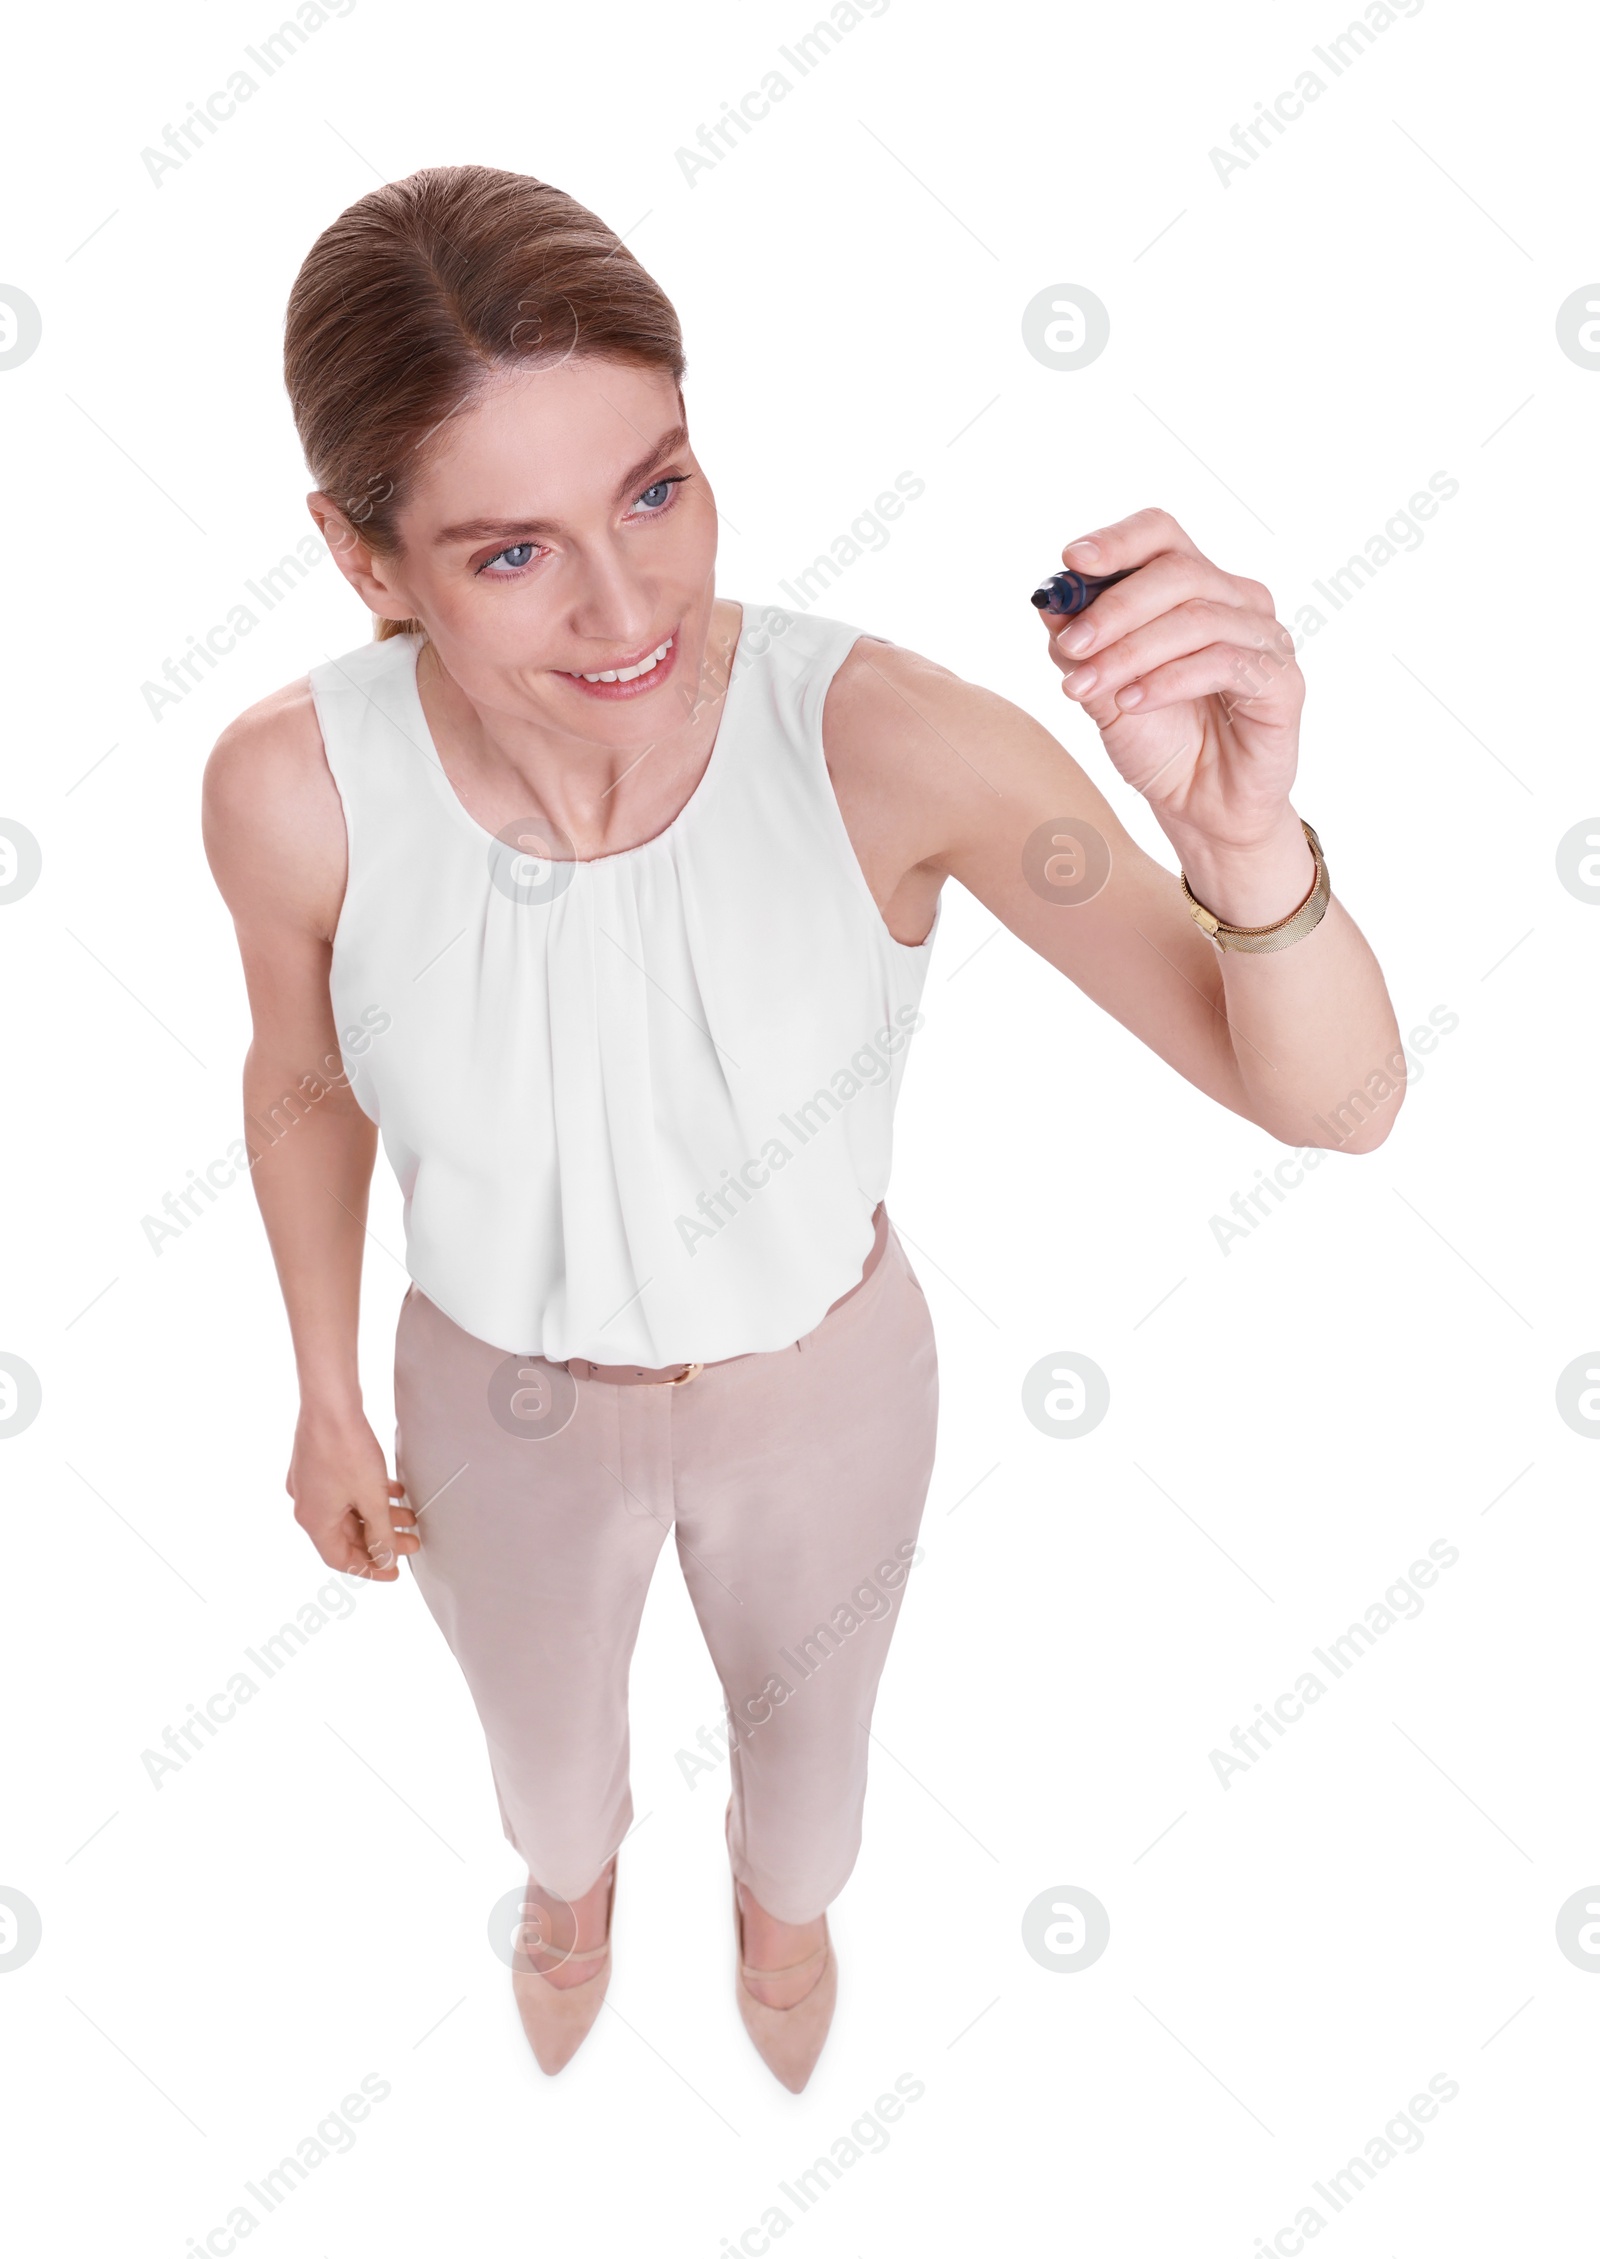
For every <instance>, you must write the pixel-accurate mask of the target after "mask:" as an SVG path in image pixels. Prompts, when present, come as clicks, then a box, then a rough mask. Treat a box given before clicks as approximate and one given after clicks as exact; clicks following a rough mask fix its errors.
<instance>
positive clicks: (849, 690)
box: [826, 520, 1405, 1153]
mask: <svg viewBox="0 0 1600 2259" xmlns="http://www.w3.org/2000/svg"><path fill="white" fill-rule="evenodd" d="M1128 522H1129V524H1136V523H1137V522H1138V521H1133V520H1130V521H1128ZM1116 561H1117V562H1118V563H1121V562H1122V561H1123V560H1122V559H1121V558H1120V557H1119V558H1118V559H1117V560H1116ZM1197 564H1198V565H1199V566H1203V565H1204V561H1203V560H1198V561H1197ZM1093 569H1094V570H1096V571H1101V570H1105V569H1108V567H1107V566H1106V565H1105V564H1103V563H1099V562H1097V563H1095V564H1094V566H1093ZM1206 569H1207V570H1214V568H1206ZM1219 577H1221V576H1219ZM1133 585H1134V584H1133V583H1131V582H1125V583H1123V584H1122V588H1121V589H1113V590H1109V591H1108V592H1107V593H1106V594H1105V595H1103V596H1102V597H1101V598H1100V600H1099V603H1098V604H1097V605H1096V606H1094V607H1093V610H1092V611H1091V613H1090V614H1089V615H1088V617H1089V618H1094V617H1095V615H1096V614H1100V613H1101V611H1102V607H1104V608H1106V609H1105V612H1104V617H1103V618H1102V619H1101V620H1100V621H1099V622H1098V623H1097V625H1098V626H1099V630H1100V633H1101V635H1102V637H1103V638H1104V639H1105V640H1106V643H1107V644H1108V645H1111V644H1114V643H1115V642H1116V641H1117V640H1119V622H1118V619H1117V616H1116V614H1115V612H1114V611H1113V610H1112V609H1111V607H1112V606H1113V605H1114V602H1115V600H1116V599H1117V598H1118V597H1119V596H1121V595H1122V594H1123V591H1124V590H1131V589H1132V587H1133ZM1242 585H1246V586H1251V587H1253V586H1254V585H1255V584H1242ZM1260 593H1261V595H1262V597H1263V598H1264V597H1265V594H1266V592H1265V591H1264V590H1263V591H1261V592H1260ZM1131 608H1132V607H1131V605H1129V606H1128V607H1127V608H1126V609H1125V611H1124V617H1127V616H1128V612H1129V611H1131ZM1146 608H1147V609H1148V607H1146ZM1265 616H1266V619H1267V621H1269V622H1270V600H1268V609H1267V613H1266V615H1265ZM1055 624H1057V625H1059V624H1060V623H1059V622H1057V623H1055ZM1074 624H1076V623H1074ZM1235 632H1240V633H1243V632H1246V631H1245V630H1244V629H1243V628H1239V629H1236V631H1235ZM1260 632H1261V633H1262V634H1263V635H1265V633H1266V629H1265V627H1263V628H1262V629H1261V631H1260ZM1121 640H1124V641H1126V642H1129V643H1132V641H1133V638H1132V637H1122V638H1121ZM1060 663H1061V661H1060V660H1058V664H1060ZM1068 664H1069V665H1070V661H1069V662H1068ZM1282 665H1283V662H1282V661H1279V667H1280V674H1281V669H1282ZM1134 671H1135V670H1134V668H1133V666H1132V665H1131V664H1127V663H1126V662H1125V663H1124V666H1123V667H1122V668H1121V669H1119V668H1118V667H1117V666H1116V665H1113V666H1111V667H1109V668H1107V669H1106V670H1105V673H1104V676H1103V682H1105V683H1106V684H1108V685H1109V688H1110V690H1112V691H1114V690H1115V689H1116V688H1117V687H1118V685H1119V684H1120V683H1121V682H1122V681H1123V680H1125V679H1127V678H1128V677H1129V676H1131V675H1132V673H1133V672H1134ZM1071 687H1072V685H1071V681H1070V678H1069V681H1068V688H1069V690H1070V689H1071ZM1101 696H1102V698H1104V697H1105V696H1106V691H1105V690H1102V692H1101ZM1085 703H1086V705H1090V706H1091V718H1093V719H1096V720H1101V718H1102V714H1104V715H1106V716H1108V717H1109V718H1112V719H1116V709H1115V707H1110V706H1102V707H1101V709H1100V711H1099V712H1094V711H1093V710H1092V702H1090V701H1085ZM1297 712H1298V706H1297V705H1296V713H1297ZM1151 719H1152V720H1153V721H1156V720H1160V719H1161V717H1160V715H1159V714H1158V715H1153V716H1152V717H1151ZM826 720H827V727H828V732H829V735H828V744H829V757H830V766H831V767H834V768H835V782H836V785H837V787H838V790H839V796H840V801H841V805H842V806H843V807H844V810H845V815H846V820H847V823H848V825H849V828H850V832H851V836H852V838H853V839H854V840H856V841H857V842H858V844H859V848H860V852H861V854H862V860H863V865H864V867H865V868H866V869H867V875H868V880H869V883H870V884H871V885H872V886H873V890H874V892H875V894H876V895H877V897H878V899H879V901H880V903H881V904H882V905H883V907H884V910H885V915H886V917H887V918H888V920H889V923H890V926H891V930H893V931H895V932H897V933H898V934H899V935H900V937H901V938H902V939H904V940H917V939H920V938H921V936H922V934H923V933H924V932H925V931H926V929H927V926H928V923H929V920H930V919H931V917H932V905H933V900H934V897H935V896H936V894H937V891H938V887H939V885H940V883H942V881H943V879H944V877H945V876H946V875H950V876H953V877H955V878H958V879H959V880H960V881H961V883H962V885H964V886H965V887H966V888H967V889H968V890H969V892H971V893H972V894H974V895H976V896H977V898H978V900H979V901H980V902H982V903H983V904H984V905H985V907H986V908H988V909H989V910H991V911H992V912H993V913H994V915H995V916H996V917H997V918H998V919H999V920H1000V922H1001V923H1002V924H1003V925H1005V926H1007V927H1008V928H1009V929H1010V931H1011V932H1013V933H1014V934H1016V935H1017V936H1018V938H1019V939H1020V940H1022V941H1025V942H1026V943H1027V944H1028V946H1029V947H1030V948H1031V949H1034V950H1036V951H1037V952H1038V954H1039V955H1040V956H1041V957H1043V958H1045V959H1046V960H1047V961H1048V962H1049V963H1051V964H1053V965H1055V966H1056V967H1058V968H1059V970H1060V971H1062V972H1063V973H1065V974H1066V975H1067V976H1068V978H1069V979H1071V980H1072V981H1074V982H1075V983H1076V984H1077V986H1078V987H1080V988H1081V989H1082V990H1083V991H1084V993H1085V994H1086V995H1088V996H1091V997H1092V998H1093V999H1094V1000H1095V1002H1096V1003H1098V1004H1100V1005H1101V1006H1102V1007H1103V1008H1104V1009H1105V1010H1106V1011H1107V1012H1109V1013H1110V1014H1111V1015H1112V1016H1113V1018H1115V1019H1118V1020H1120V1021H1121V1022H1122V1024H1123V1025H1124V1026H1125V1027H1127V1028H1129V1029H1130V1030H1131V1031H1132V1032H1133V1034H1135V1035H1136V1036H1138V1037H1139V1039H1140V1040H1141V1041H1142V1042H1144V1043H1146V1044H1148V1045H1149V1047H1150V1049H1151V1050H1153V1051H1155V1052H1156V1053H1158V1054H1159V1056H1160V1057H1162V1058H1163V1059H1165V1060H1167V1061H1168V1063H1169V1064H1170V1065H1172V1066H1173V1067H1175V1068H1176V1069H1177V1071H1178V1072H1179V1073H1180V1074H1181V1075H1183V1076H1184V1077H1185V1078H1186V1079H1187V1080H1188V1081H1189V1082H1191V1083H1193V1084H1194V1085H1195V1087H1196V1088H1197V1089H1200V1090H1203V1091H1204V1092H1205V1093H1206V1094H1207V1096H1209V1097H1211V1098H1214V1099H1216V1100H1217V1102H1218V1103H1219V1104H1220V1105H1223V1106H1227V1107H1229V1108H1230V1109H1231V1110H1232V1111H1233V1112H1234V1113H1237V1114H1241V1115H1243V1116H1244V1117H1245V1118H1246V1119H1247V1120H1250V1121H1253V1122H1256V1123H1258V1124H1259V1125H1260V1126H1261V1127H1262V1128H1263V1129H1265V1130H1267V1131H1269V1132H1270V1133H1271V1134H1272V1135H1273V1136H1274V1137H1277V1138H1281V1139H1282V1140H1283V1141H1284V1143H1286V1144H1291V1145H1323V1146H1329V1147H1336V1148H1339V1149H1341V1150H1343V1151H1346V1152H1356V1153H1359V1152H1367V1151H1370V1150H1371V1149H1372V1148H1373V1147H1374V1146H1376V1145H1379V1144H1381V1143H1382V1141H1383V1139H1384V1137H1385V1136H1386V1135H1387V1134H1388V1130H1389V1127H1390V1125H1391V1124H1392V1122H1393V1119H1394V1116H1395V1113H1396V1111H1397V1110H1398V1107H1399V1104H1400V1100H1401V1097H1402V1095H1403V1091H1404V1077H1405V1065H1404V1054H1403V1051H1402V1048H1401V1043H1400V1035H1399V1030H1398V1028H1397V1026H1396V1023H1395V1018H1394V1012H1393V1008H1392V1006H1391V1004H1390V1001H1389V996H1388V991H1387V989H1386V987H1385V984H1384V980H1383V975H1382V972H1381V971H1380V969H1379V967H1378V964H1377V961H1376V959H1375V958H1374V956H1373V954H1372V951H1371V950H1370V949H1369V948H1368V946H1367V943H1366V941H1365V939H1364V938H1363V936H1362V934H1361V932H1360V930H1359V928H1358V927H1357V926H1356V924H1355V921H1354V920H1353V919H1352V918H1351V917H1350V915H1349V913H1348V912H1347V911H1346V910H1345V909H1344V908H1343V906H1342V905H1341V903H1340V902H1339V900H1338V899H1337V894H1336V895H1335V899H1334V900H1333V901H1332V902H1331V903H1330V904H1329V906H1328V909H1327V912H1326V914H1325V915H1324V917H1323V919H1322V921H1321V923H1320V924H1319V925H1318V926H1317V927H1316V929H1315V930H1314V931H1313V932H1312V933H1310V934H1309V935H1307V936H1306V937H1305V938H1304V939H1303V940H1301V941H1298V942H1296V943H1295V944H1293V945H1292V946H1291V947H1289V948H1287V949H1283V950H1280V951H1276V952H1273V953H1270V954H1264V955H1245V954H1243V953H1239V952H1235V951H1225V950H1222V949H1219V948H1218V947H1217V946H1216V945H1215V944H1214V943H1212V942H1211V941H1209V940H1208V939H1207V938H1206V936H1205V935H1204V934H1202V933H1201V931H1200V929H1199V928H1198V927H1197V926H1196V925H1195V924H1194V922H1193V920H1192V919H1191V917H1190V916H1189V913H1188V910H1187V907H1186V905H1185V903H1184V900H1183V896H1182V893H1181V891H1180V888H1179V884H1178V879H1177V876H1176V874H1175V872H1174V871H1173V870H1171V869H1169V868H1166V867H1164V866H1163V865H1162V864H1161V863H1159V862H1157V861H1156V860H1155V859H1154V858H1153V857H1151V856H1150V855H1147V854H1146V853H1145V851H1144V849H1143V848H1142V847H1140V846H1139V845H1138V844H1137V843H1136V842H1135V841H1134V840H1133V839H1132V838H1131V837H1130V835H1129V834H1128V832H1127V831H1126V829H1125V828H1124V826H1123V824H1122V822H1121V821H1120V819H1119V818H1118V816H1117V814H1116V811H1115V810H1114V808H1113V807H1112V806H1111V804H1110V803H1109V801H1108V800H1107V799H1106V797H1105V795H1104V794H1103V793H1102V792H1101V791H1100V790H1099V788H1098V787H1097V786H1096V785H1095V784H1094V783H1093V782H1092V780H1091V779H1090V778H1089V777H1088V776H1087V775H1086V774H1085V772H1084V770H1083V768H1082V767H1081V766H1080V765H1079V763H1078V762H1077V761H1075V760H1074V759H1073V757H1072V755H1071V754H1070V753H1068V752H1066V751H1065V750H1064V749H1063V747H1062V746H1061V745H1059V744H1058V743H1057V741H1056V739H1055V738H1054V737H1053V736H1052V735H1051V734H1050V732H1049V731H1048V730H1047V729H1045V728H1043V727H1042V726H1041V725H1040V724H1039V723H1038V722H1036V721H1034V720H1033V719H1032V717H1031V716H1030V715H1028V714H1025V713H1023V712H1022V711H1021V710H1020V709H1019V708H1018V707H1016V706H1013V705H1012V704H1011V703H1010V702H1009V701H1008V700H1007V699H1004V698H1001V697H999V696H998V695H997V694H996V693H995V692H993V691H989V690H984V689H981V688H979V687H978V686H976V685H974V684H971V683H967V682H964V681H962V680H961V679H960V678H959V677H958V676H956V675H953V674H951V673H950V672H949V671H948V670H947V669H945V668H943V667H940V666H937V665H935V664H934V663H933V662H932V661H930V660H927V659H924V658H921V657H919V656H917V655H916V654H915V653H913V652H909V651H905V650H902V649H900V648H899V647H898V646H896V645H892V644H882V643H878V642H873V641H866V640H864V641H862V642H861V643H858V644H857V645H856V646H855V648H854V650H853V651H852V652H851V654H850V656H849V658H848V659H847V660H846V662H845V664H844V666H843V667H841V669H840V671H839V674H838V676H836V678H835V681H834V684H833V686H832V687H831V688H830V691H829V698H828V705H827V710H826ZM1289 774H1290V775H1291V776H1292V761H1291V763H1290V767H1289ZM1261 805H1262V814H1261V818H1260V821H1259V822H1258V823H1255V824H1254V825H1252V824H1250V823H1241V824H1240V825H1239V826H1238V827H1237V838H1236V839H1234V838H1227V837H1219V836H1216V831H1215V827H1213V831H1212V832H1211V833H1203V832H1202V831H1201V830H1200V829H1198V828H1196V827H1195V826H1194V825H1192V824H1191V825H1189V826H1188V828H1185V826H1184V824H1183V823H1182V822H1181V821H1180V820H1179V818H1178V816H1176V815H1174V813H1173V811H1172V810H1170V809H1168V810H1166V811H1165V812H1163V811H1162V810H1160V809H1158V811H1157V812H1158V814H1160V815H1161V817H1162V821H1163V823H1164V825H1166V826H1167V827H1168V829H1169V836H1175V837H1176V838H1179V839H1181V840H1182V842H1183V845H1182V847H1181V849H1180V850H1178V851H1177V852H1175V855H1174V861H1175V862H1176V861H1179V860H1180V859H1181V863H1182V867H1183V868H1184V869H1185V870H1186V871H1187V872H1188V874H1189V878H1190V883H1191V885H1193V887H1194V889H1195V891H1196V893H1197V895H1199V897H1200V899H1201V900H1202V901H1203V902H1205V903H1206V904H1207V906H1208V907H1209V908H1211V909H1213V910H1215V911H1216V912H1217V913H1218V914H1219V915H1220V916H1222V917H1225V918H1227V919H1229V920H1230V921H1231V922H1232V923H1234V924H1238V925H1258V924H1267V923H1269V922H1271V921H1272V920H1274V919H1276V918H1280V917H1283V916H1285V915H1287V913H1288V912H1289V911H1290V910H1292V909H1293V908H1294V907H1295V906H1296V904H1297V903H1298V902H1299V901H1300V900H1301V898H1302V897H1303V896H1304V894H1305V893H1306V891H1307V889H1308V888H1309V886H1310V884H1311V879H1312V872H1313V866H1312V860H1311V854H1310V850H1309V848H1308V847H1307V846H1306V843H1305V839H1304V836H1303V834H1302V833H1301V830H1300V826H1299V822H1298V819H1297V818H1296V817H1295V816H1294V813H1293V810H1292V809H1290V807H1289V804H1288V798H1287V785H1286V783H1283V784H1282V789H1281V791H1279V792H1278V794H1277V796H1276V799H1273V798H1272V797H1271V796H1270V795H1263V796H1262V803H1261ZM1251 813H1252V815H1253V814H1254V811H1253V810H1252V811H1251ZM1096 838H1098V839H1099V840H1101V841H1103V842H1104V844H1105V848H1106V850H1107V852H1108V855H1109V866H1110V867H1109V876H1108V877H1107V878H1106V879H1105V882H1104V884H1103V885H1101V886H1100V887H1099V889H1098V891H1090V887H1091V886H1092V881H1093V877H1094V876H1095V873H1094V870H1093V867H1092V866H1093V857H1094V854H1095V844H1094V843H1095V839H1096ZM874 857H876V866H874ZM1052 857H1053V858H1054V860H1053V862H1052V861H1051V858H1052ZM1329 860H1330V863H1332V864H1333V865H1334V866H1335V880H1336V879H1337V843H1336V842H1335V843H1332V845H1331V846H1330V853H1329ZM1080 871H1081V872H1082V873H1083V898H1082V899H1080V900H1078V901H1076V902H1074V901H1072V900H1071V896H1072V894H1073V891H1074V888H1073V884H1072V881H1073V878H1074V875H1075V874H1076V873H1078V872H1080ZM1052 882H1054V883H1052Z"/></svg>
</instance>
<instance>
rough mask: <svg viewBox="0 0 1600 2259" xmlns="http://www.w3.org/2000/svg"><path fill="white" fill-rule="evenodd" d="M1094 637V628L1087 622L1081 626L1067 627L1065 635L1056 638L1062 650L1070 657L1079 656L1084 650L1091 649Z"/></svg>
mask: <svg viewBox="0 0 1600 2259" xmlns="http://www.w3.org/2000/svg"><path fill="white" fill-rule="evenodd" d="M1094 639H1095V630H1094V628H1093V627H1092V626H1091V625H1089V624H1087V623H1085V625H1084V626H1082V627H1075V628H1068V630H1067V632H1066V633H1065V635H1063V636H1061V637H1059V638H1058V640H1059V642H1060V645H1061V648H1062V650H1063V651H1065V652H1066V653H1067V654H1068V656H1069V657H1072V658H1079V657H1081V656H1082V654H1083V653H1084V652H1085V651H1090V650H1092V649H1093V648H1094Z"/></svg>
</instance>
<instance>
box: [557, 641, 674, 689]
mask: <svg viewBox="0 0 1600 2259" xmlns="http://www.w3.org/2000/svg"><path fill="white" fill-rule="evenodd" d="M672 642H673V639H672V637H671V636H670V635H669V636H668V637H667V640H666V642H665V643H659V644H657V646H656V648H655V649H654V650H653V651H647V652H646V653H645V655H644V657H643V658H642V659H640V660H638V661H637V662H636V663H635V664H634V665H633V666H631V667H605V668H602V669H601V670H600V672H599V673H598V674H592V675H591V674H584V673H581V672H580V671H579V670H578V669H577V668H576V667H567V668H564V669H563V672H564V673H566V674H568V675H570V676H571V678H572V680H573V681H574V682H637V681H638V679H639V677H640V676H641V675H648V674H652V673H653V672H654V671H655V669H656V668H657V667H658V666H659V665H660V664H661V662H662V660H663V659H664V658H665V657H666V655H667V653H668V652H669V651H670V650H671V649H672Z"/></svg>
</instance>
